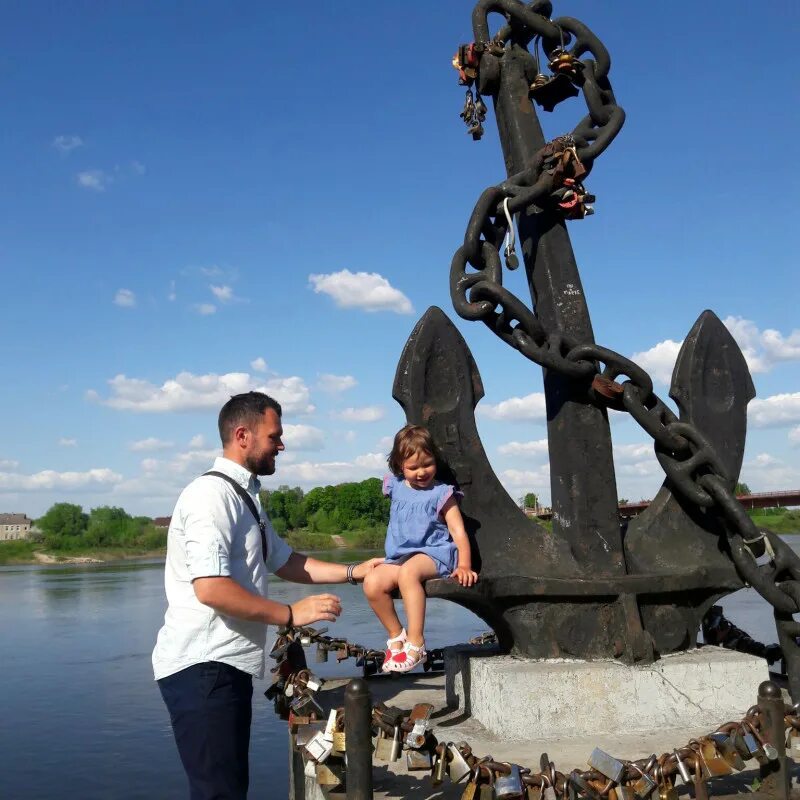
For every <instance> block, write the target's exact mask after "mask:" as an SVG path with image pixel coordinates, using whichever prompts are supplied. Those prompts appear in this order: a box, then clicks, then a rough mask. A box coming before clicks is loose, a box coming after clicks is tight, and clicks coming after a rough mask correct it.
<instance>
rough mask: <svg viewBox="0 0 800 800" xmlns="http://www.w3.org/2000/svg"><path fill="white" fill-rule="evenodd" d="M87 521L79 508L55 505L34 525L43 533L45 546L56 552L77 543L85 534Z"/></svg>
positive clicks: (70, 505)
mask: <svg viewBox="0 0 800 800" xmlns="http://www.w3.org/2000/svg"><path fill="white" fill-rule="evenodd" d="M88 521H89V517H88V516H87V515H86V514H84V513H83V508H82V507H81V506H76V505H73V504H72V503H56V504H55V505H53V506H50V508H49V509H48V510H47V511H46V512H45V515H44V516H43V517H41V518H40V519H39V520H37V523H36V524H37V526H38V527H39V528H41V529H42V531H44V537H45V539H44V540H45V544H46V545H47V546H48V547H52V548H54V549H57V550H58V549H62V548H65V547H70V546H71V545H74V544H76V543H78V542H79V541H80V539H81V537H82V536H83V534H84V533H86V526H87V524H88Z"/></svg>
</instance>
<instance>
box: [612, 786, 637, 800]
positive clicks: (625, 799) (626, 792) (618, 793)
mask: <svg viewBox="0 0 800 800" xmlns="http://www.w3.org/2000/svg"><path fill="white" fill-rule="evenodd" d="M611 792H614V796H613V797H612V796H611ZM608 800H638V798H637V797H636V792H635V791H634V790H633V786H629V785H627V784H625V785H622V786H617V787H616V788H614V789H609V790H608Z"/></svg>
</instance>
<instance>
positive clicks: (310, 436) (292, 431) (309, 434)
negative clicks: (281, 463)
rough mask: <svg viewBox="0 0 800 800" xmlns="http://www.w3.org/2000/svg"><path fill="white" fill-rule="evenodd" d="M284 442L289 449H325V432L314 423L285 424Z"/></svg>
mask: <svg viewBox="0 0 800 800" xmlns="http://www.w3.org/2000/svg"><path fill="white" fill-rule="evenodd" d="M283 442H284V444H285V445H286V447H287V448H288V449H289V450H323V449H324V448H325V434H324V433H323V432H322V431H321V430H320V429H319V428H315V427H314V426H313V425H284V426H283Z"/></svg>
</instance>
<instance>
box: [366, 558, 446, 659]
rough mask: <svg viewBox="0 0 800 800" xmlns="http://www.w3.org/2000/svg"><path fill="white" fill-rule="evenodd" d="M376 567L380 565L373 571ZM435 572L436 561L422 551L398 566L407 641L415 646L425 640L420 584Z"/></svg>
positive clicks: (423, 593)
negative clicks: (406, 626) (406, 624)
mask: <svg viewBox="0 0 800 800" xmlns="http://www.w3.org/2000/svg"><path fill="white" fill-rule="evenodd" d="M378 569H380V567H378V568H377V569H374V570H373V572H377V571H378ZM437 574H438V573H437V570H436V563H435V562H434V560H433V559H432V558H431V557H430V556H426V555H425V554H424V553H417V555H415V556H411V558H409V559H408V561H406V562H405V563H404V564H403V565H402V566H401V567H400V574H399V575H398V579H397V586H398V587H399V589H400V594H401V595H402V597H403V605H405V608H406V619H407V621H408V628H407V632H408V641H409V642H411V644H413V645H416V646H417V647H420V646H422V644H423V642H424V641H425V633H424V631H425V589H424V588H423V586H422V584H423V582H424V581H426V580H428V579H429V578H435V577H436V576H437ZM376 613H377V612H376Z"/></svg>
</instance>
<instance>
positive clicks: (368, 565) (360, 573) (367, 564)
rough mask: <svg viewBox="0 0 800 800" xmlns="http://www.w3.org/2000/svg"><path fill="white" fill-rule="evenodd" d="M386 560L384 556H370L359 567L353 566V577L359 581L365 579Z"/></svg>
mask: <svg viewBox="0 0 800 800" xmlns="http://www.w3.org/2000/svg"><path fill="white" fill-rule="evenodd" d="M384 561H385V559H383V558H370V559H369V560H367V561H362V562H361V563H360V564H359V565H358V566H357V567H354V568H353V577H354V578H355V579H356V580H357V581H363V580H364V578H366V577H367V575H368V574H369V573H370V572H372V570H373V569H375V567H377V566H378V565H379V564H383V563H384Z"/></svg>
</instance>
